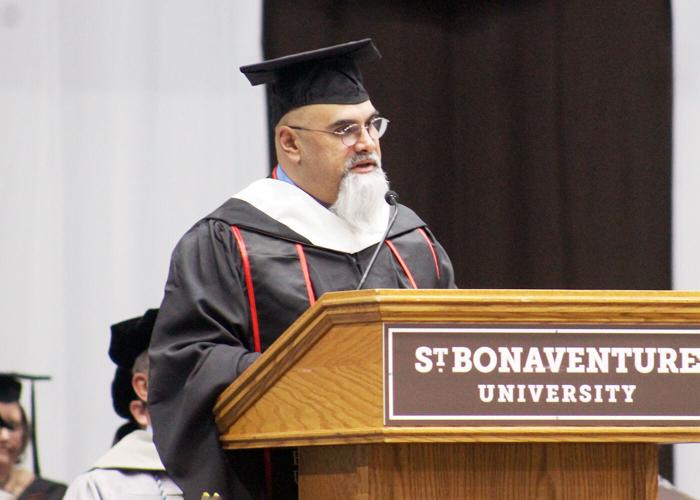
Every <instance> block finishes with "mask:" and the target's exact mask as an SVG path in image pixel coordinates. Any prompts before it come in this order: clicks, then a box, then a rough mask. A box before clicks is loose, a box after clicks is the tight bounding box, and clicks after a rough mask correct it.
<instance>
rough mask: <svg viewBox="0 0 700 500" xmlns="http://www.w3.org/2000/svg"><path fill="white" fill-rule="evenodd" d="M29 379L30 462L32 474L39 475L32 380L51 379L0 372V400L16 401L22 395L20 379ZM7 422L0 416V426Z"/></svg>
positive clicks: (6, 401)
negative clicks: (32, 465) (32, 469)
mask: <svg viewBox="0 0 700 500" xmlns="http://www.w3.org/2000/svg"><path fill="white" fill-rule="evenodd" d="M24 380H27V381H29V386H30V398H29V405H30V407H29V420H30V421H29V423H28V429H27V430H28V431H29V436H30V439H31V442H32V463H33V464H34V474H35V475H36V476H37V477H39V476H41V472H40V467H39V452H38V445H37V442H36V420H35V419H34V415H36V403H35V398H34V382H36V381H37V380H51V377H49V376H47V375H29V374H26V373H0V402H2V403H17V404H18V405H20V407H21V404H20V402H19V400H20V397H21V395H22V381H24ZM7 425H8V423H7V422H5V421H4V420H2V418H0V426H3V427H4V426H7Z"/></svg>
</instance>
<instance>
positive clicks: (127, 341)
mask: <svg viewBox="0 0 700 500" xmlns="http://www.w3.org/2000/svg"><path fill="white" fill-rule="evenodd" d="M157 316H158V309H149V310H148V311H146V313H145V314H144V315H143V316H139V317H137V318H132V319H127V320H125V321H121V322H119V323H116V324H114V325H112V327H111V332H112V336H111V339H110V342H109V357H110V358H111V359H112V361H114V363H115V364H116V365H117V370H116V372H115V373H114V380H112V406H113V407H114V411H115V412H116V413H117V415H119V416H120V417H123V418H126V419H128V420H131V419H132V418H133V417H132V415H131V411H129V403H131V402H132V401H133V400H135V399H138V397H137V396H136V393H135V392H134V388H133V387H132V385H131V376H132V373H131V369H132V368H133V367H134V361H136V358H138V357H139V355H140V354H141V353H143V352H144V351H146V349H148V344H149V343H150V342H151V333H152V332H153V325H154V324H155V322H156V317H157Z"/></svg>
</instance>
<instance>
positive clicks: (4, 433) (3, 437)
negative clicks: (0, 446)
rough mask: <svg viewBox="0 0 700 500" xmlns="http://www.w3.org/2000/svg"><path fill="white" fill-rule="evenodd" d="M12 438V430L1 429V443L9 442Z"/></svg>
mask: <svg viewBox="0 0 700 500" xmlns="http://www.w3.org/2000/svg"><path fill="white" fill-rule="evenodd" d="M9 438H10V429H8V428H7V427H0V441H7V440H8V439H9Z"/></svg>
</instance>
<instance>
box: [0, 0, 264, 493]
mask: <svg viewBox="0 0 700 500" xmlns="http://www.w3.org/2000/svg"><path fill="white" fill-rule="evenodd" d="M261 30H262V0H208V1H207V2H195V1H185V0H160V1H155V0H154V1H147V2H146V1H143V0H120V1H118V2H115V1H112V0H0V220H1V221H2V225H1V226H0V227H1V228H2V245H1V246H0V276H2V282H3V283H2V300H0V317H1V318H2V348H1V349H0V371H24V372H31V373H40V374H48V375H51V376H52V377H53V381H51V382H48V383H40V384H39V385H38V386H37V405H38V416H37V428H38V442H39V444H40V456H41V463H42V469H43V472H44V475H45V476H46V477H49V478H54V479H58V480H63V481H69V480H70V479H71V478H72V477H74V476H75V475H76V474H78V473H79V472H80V471H83V470H85V469H86V468H88V467H89V466H90V464H91V463H93V462H94V461H95V459H97V458H98V457H99V455H100V454H101V453H103V452H104V451H105V450H107V448H108V447H109V446H110V445H111V440H112V436H113V434H114V431H115V430H116V428H117V427H118V425H119V424H120V419H118V418H117V416H116V415H115V414H114V412H113V410H112V404H111V398H110V383H111V380H112V377H113V374H114V365H113V364H112V362H111V361H110V360H109V358H108V356H107V348H108V345H109V325H110V324H112V323H115V322H117V321H120V320H123V319H126V318H130V317H133V316H137V315H140V314H142V313H143V312H144V311H145V310H146V309H147V308H150V307H157V306H158V305H159V304H160V301H161V299H162V295H163V285H164V283H165V280H166V277H167V272H168V261H169V258H170V253H171V251H172V249H173V247H174V245H175V243H176V242H177V240H178V239H179V238H180V236H182V234H184V232H185V231H186V230H187V229H188V228H189V227H190V226H192V224H194V223H195V222H196V221H197V220H198V219H199V218H201V217H202V216H204V215H206V214H207V213H208V212H210V211H212V210H213V209H215V208H216V207H217V206H218V205H220V204H221V203H223V202H224V201H225V200H226V198H228V197H230V196H231V195H232V194H234V193H235V192H236V191H238V190H240V189H241V188H243V187H244V186H245V185H247V184H248V183H249V182H250V181H252V180H254V179H257V178H260V177H264V176H265V175H267V172H268V171H269V168H270V160H269V157H268V152H267V135H266V134H267V132H266V123H265V116H266V111H265V104H264V91H263V89H262V88H252V87H250V86H249V85H248V83H247V81H246V80H245V78H244V77H243V75H241V74H240V72H239V71H238V67H239V66H241V65H243V64H247V63H252V62H256V61H258V60H260V59H261V57H262V47H261V43H262V42H261V40H262V36H261ZM25 392H26V393H28V392H29V391H28V388H27V389H26V390H25ZM26 403H28V401H27V400H26V397H25V404H26ZM28 465H29V464H28Z"/></svg>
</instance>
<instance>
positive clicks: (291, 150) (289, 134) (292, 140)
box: [275, 125, 301, 164]
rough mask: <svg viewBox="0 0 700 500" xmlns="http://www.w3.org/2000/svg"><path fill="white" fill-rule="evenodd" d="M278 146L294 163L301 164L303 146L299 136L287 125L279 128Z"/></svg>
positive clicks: (277, 131)
mask: <svg viewBox="0 0 700 500" xmlns="http://www.w3.org/2000/svg"><path fill="white" fill-rule="evenodd" d="M275 134H276V135H277V144H279V147H280V149H281V150H282V152H283V153H284V154H285V156H287V158H289V159H290V160H291V161H293V162H294V163H297V164H298V163H299V161H300V159H301V146H300V144H299V136H298V135H297V134H296V133H295V132H294V130H292V129H291V128H289V127H287V126H286V125H281V126H279V127H278V128H277V130H276V132H275Z"/></svg>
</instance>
